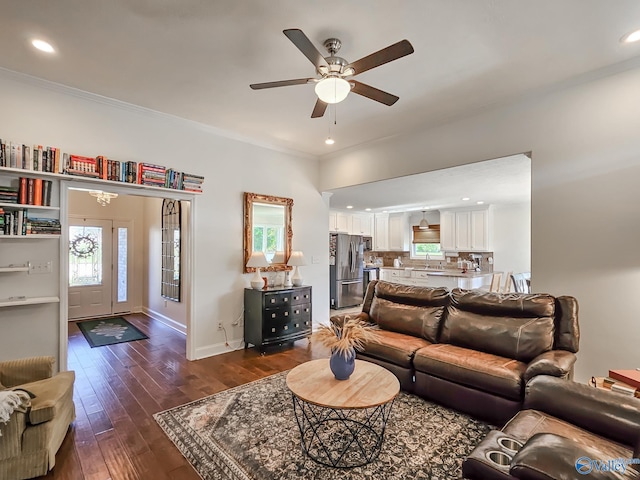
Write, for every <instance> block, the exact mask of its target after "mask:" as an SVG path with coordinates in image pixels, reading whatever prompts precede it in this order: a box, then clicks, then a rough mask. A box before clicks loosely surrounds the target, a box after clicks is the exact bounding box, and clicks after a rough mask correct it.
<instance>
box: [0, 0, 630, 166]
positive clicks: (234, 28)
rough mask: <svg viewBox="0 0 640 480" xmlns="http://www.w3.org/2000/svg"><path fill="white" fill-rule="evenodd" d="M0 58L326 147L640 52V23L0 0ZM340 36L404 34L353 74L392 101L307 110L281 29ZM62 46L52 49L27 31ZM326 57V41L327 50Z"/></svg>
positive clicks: (483, 3)
mask: <svg viewBox="0 0 640 480" xmlns="http://www.w3.org/2000/svg"><path fill="white" fill-rule="evenodd" d="M2 19H3V21H2V28H1V29H0V67H4V68H7V69H10V70H14V71H18V72H23V73H26V74H30V75H34V76H36V77H40V78H44V79H47V80H51V81H54V82H58V83H62V84H65V85H69V86H72V87H76V88H79V89H81V90H85V91H88V92H93V93H96V94H100V95H103V96H106V97H111V98H115V99H119V100H122V101H125V102H129V103H132V104H136V105H140V106H144V107H147V108H150V109H153V110H157V111H160V112H165V113H169V114H173V115H177V116H179V117H184V118H187V119H191V120H195V121H197V122H201V123H204V124H208V125H212V126H215V127H217V128H220V129H223V130H226V131H229V132H230V133H232V134H233V135H234V136H240V137H242V138H247V139H250V140H251V141H255V142H258V143H261V144H267V145H272V146H274V147H277V148H285V149H292V150H295V151H299V152H305V153H308V154H311V155H323V154H326V153H328V152H333V151H336V150H338V149H341V148H346V147H349V146H354V145H358V144H362V143H365V142H368V141H371V140H373V139H378V138H381V137H386V136H390V135H394V134H397V133H400V132H406V131H408V130H413V129H416V128H419V127H420V126H423V125H425V124H433V123H438V122H442V121H445V120H447V119H451V118H454V117H456V116H461V115H465V114H469V113H470V112H473V111H475V110H477V109H480V108H483V107H486V106H488V105H491V104H494V103H496V102H503V101H508V100H509V99H512V98H514V97H516V96H519V95H523V94H524V93H527V92H530V91H532V90H536V89H539V88H544V87H547V86H550V85H552V84H554V83H557V82H561V81H565V80H567V79H570V78H572V77H575V76H577V75H581V74H583V73H585V72H589V71H593V70H596V69H601V68H603V67H607V66H610V65H612V64H615V63H619V62H621V61H624V60H627V59H629V58H631V57H634V56H637V55H640V43H638V44H631V45H622V44H620V43H619V41H618V40H619V39H620V37H621V36H622V35H623V34H625V33H628V32H629V31H632V30H635V29H637V28H640V2H638V1H637V0H615V1H611V0H560V1H559V0H536V1H531V0H404V1H402V2H390V1H388V0H370V1H367V2H363V1H356V0H352V1H347V0H324V1H322V2H319V1H314V2H310V1H300V0H270V1H265V0H242V1H233V0H218V1H211V0H180V1H177V0H136V1H131V0H107V1H105V0H56V1H44V0H39V1H37V0H20V1H3V2H2ZM286 28H300V29H302V30H303V31H304V32H305V33H306V34H307V36H308V37H309V38H310V39H311V41H312V42H313V43H314V44H315V45H316V46H317V48H318V49H319V50H321V51H322V42H323V40H325V39H326V38H328V37H332V36H336V37H338V38H340V39H341V40H342V43H343V47H342V50H341V51H340V53H339V55H340V56H342V57H344V58H346V59H347V60H348V61H354V60H356V59H358V58H360V57H363V56H365V55H368V54H370V53H372V52H374V51H377V50H379V49H381V48H384V47H386V46H388V45H390V44H392V43H395V42H397V41H399V40H401V39H405V38H406V39H408V40H409V41H410V42H411V43H412V44H413V46H414V48H415V53H414V54H412V55H409V56H407V57H404V58H402V59H399V60H397V61H395V62H392V63H389V64H387V65H383V66H380V67H378V68H376V69H374V70H370V71H368V72H365V73H363V74H362V75H360V76H358V77H357V80H359V81H361V82H364V83H367V84H370V85H372V86H375V87H377V88H380V89H382V90H385V91H388V92H390V93H393V94H396V95H398V96H399V97H400V100H399V101H398V102H397V103H396V104H395V105H394V106H392V107H386V106H384V105H381V104H379V103H377V102H374V101H372V100H369V99H367V98H364V97H361V96H359V95H355V94H350V95H349V97H348V98H347V99H346V100H345V101H344V102H342V103H340V104H339V105H338V106H337V109H336V110H337V111H336V114H337V126H336V127H335V128H334V129H333V130H334V131H333V132H332V136H334V137H335V138H336V144H335V145H333V146H331V147H329V146H326V145H325V144H324V143H323V140H324V138H325V137H326V136H327V133H328V129H329V124H330V122H329V115H328V114H327V115H326V116H325V118H323V119H311V118H310V114H311V111H312V108H313V105H314V103H315V94H314V92H313V86H312V85H297V86H291V87H283V88H276V89H270V90H261V91H252V90H250V89H249V84H250V83H258V82H266V81H274V80H285V79H292V78H301V77H309V76H313V74H314V67H313V65H312V64H311V63H310V62H309V61H308V60H307V59H306V58H305V57H304V56H303V55H302V53H301V52H300V51H299V50H298V49H297V48H296V47H295V46H294V45H293V44H292V43H291V42H290V41H289V40H288V39H287V38H286V37H285V36H284V35H283V33H282V30H283V29H286ZM34 36H37V37H41V38H44V39H46V40H48V41H49V42H51V43H52V44H53V45H54V46H55V47H56V48H57V54H55V55H53V56H49V57H47V56H46V55H45V54H42V53H40V52H37V51H35V50H33V48H32V47H31V46H30V44H29V39H30V38H31V37H34ZM322 53H324V52H323V51H322Z"/></svg>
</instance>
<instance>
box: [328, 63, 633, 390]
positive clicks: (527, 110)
mask: <svg viewBox="0 0 640 480" xmlns="http://www.w3.org/2000/svg"><path fill="white" fill-rule="evenodd" d="M634 62H635V63H634ZM639 64H640V60H638V59H636V60H634V61H633V62H629V63H627V64H626V65H623V66H619V67H618V70H622V69H623V68H625V67H626V68H629V70H626V71H620V72H619V73H614V74H611V75H609V76H605V77H602V78H596V79H588V78H585V79H582V82H581V83H578V82H576V84H574V85H572V86H566V87H564V88H563V89H558V90H555V91H549V92H545V93H542V94H540V95H538V96H532V97H529V98H525V99H522V100H520V101H518V102H515V103H513V104H511V105H508V106H502V107H498V108H495V109H494V110H491V111H487V112H483V113H481V114H478V115H475V116H472V117H469V118H466V119H463V120H459V121H454V122H452V123H448V124H446V125H442V126H439V127H436V128H431V129H426V130H423V131H417V132H413V133H408V134H406V135H402V136H398V137H395V138H390V139H383V140H380V141H377V142H375V143H374V144H371V145H367V146H364V147H361V148H354V149H351V150H348V151H343V152H336V154H334V155H333V156H331V157H328V158H327V159H325V160H324V161H323V163H322V168H321V188H322V189H323V190H327V189H332V188H338V187H344V186H349V185H354V184H360V183H364V182H370V181H376V180H382V179H387V178H393V177H397V176H400V175H407V174H413V173H421V172H425V171H431V170H436V169H440V168H446V167H452V166H456V165H463V164H466V163H471V162H475V161H480V160H487V159H491V158H498V157H503V156H506V155H510V154H515V153H521V152H529V151H531V152H533V156H532V162H531V167H532V199H531V202H532V203H531V208H532V212H531V221H532V226H531V228H532V237H531V246H532V263H531V271H532V286H533V288H534V290H537V291H546V292H550V293H552V294H556V295H561V294H567V295H574V296H575V297H576V298H577V299H578V302H579V304H580V324H581V330H582V338H581V345H580V347H581V351H580V353H579V355H578V363H577V366H576V378H577V379H579V380H585V379H586V378H588V377H590V376H591V375H604V374H606V373H607V370H608V369H609V368H635V367H639V366H640V354H639V353H638V352H639V350H638V345H639V344H640V328H638V308H637V304H636V302H635V299H636V291H637V290H638V289H640V248H638V243H639V242H638V240H639V239H640V221H639V217H640V188H638V179H639V178H640V135H638V132H639V131H640V110H639V109H638V108H636V106H637V105H638V104H640V68H639ZM600 74H602V72H600Z"/></svg>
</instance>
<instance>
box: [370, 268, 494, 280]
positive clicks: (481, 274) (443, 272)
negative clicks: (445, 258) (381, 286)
mask: <svg viewBox="0 0 640 480" xmlns="http://www.w3.org/2000/svg"><path fill="white" fill-rule="evenodd" d="M380 269H381V270H382V269H385V270H400V271H403V272H411V271H414V272H427V275H434V276H440V277H463V278H476V277H484V276H487V275H493V274H494V273H496V272H467V273H462V272H461V271H459V270H451V269H449V270H446V269H445V270H437V269H433V268H420V267H418V268H414V267H380Z"/></svg>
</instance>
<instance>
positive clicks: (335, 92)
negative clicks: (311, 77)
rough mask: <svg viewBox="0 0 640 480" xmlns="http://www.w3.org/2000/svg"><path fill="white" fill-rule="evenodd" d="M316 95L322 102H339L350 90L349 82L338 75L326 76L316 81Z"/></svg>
mask: <svg viewBox="0 0 640 480" xmlns="http://www.w3.org/2000/svg"><path fill="white" fill-rule="evenodd" d="M315 90H316V95H318V98H319V99H320V100H322V101H323V102H324V103H340V102H341V101H343V100H344V99H345V98H347V95H348V94H349V92H350V91H351V84H350V83H349V82H347V81H346V80H344V79H342V78H338V77H327V78H323V79H322V80H320V81H319V82H318V83H316V88H315Z"/></svg>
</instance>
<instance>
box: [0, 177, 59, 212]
mask: <svg viewBox="0 0 640 480" xmlns="http://www.w3.org/2000/svg"><path fill="white" fill-rule="evenodd" d="M52 189H53V182H52V181H51V180H43V179H41V178H24V177H20V178H19V179H18V184H17V186H0V203H16V204H20V205H34V206H50V205H51V190H52Z"/></svg>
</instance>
